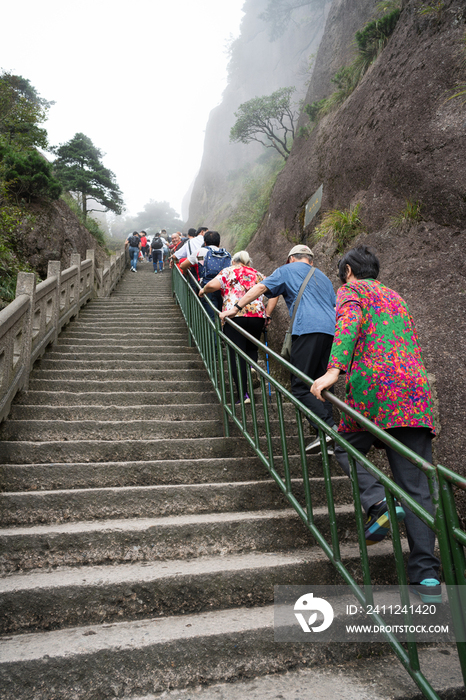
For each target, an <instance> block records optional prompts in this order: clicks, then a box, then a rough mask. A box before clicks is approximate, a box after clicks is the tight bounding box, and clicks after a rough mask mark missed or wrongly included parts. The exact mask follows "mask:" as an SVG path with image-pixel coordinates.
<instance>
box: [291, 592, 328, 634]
mask: <svg viewBox="0 0 466 700" xmlns="http://www.w3.org/2000/svg"><path fill="white" fill-rule="evenodd" d="M297 610H299V611H301V612H296V611H297ZM294 611H295V613H294V614H295V617H296V619H297V620H298V622H299V624H300V625H301V629H302V630H303V632H323V631H324V630H326V629H328V628H329V627H330V625H331V624H332V622H333V608H332V606H331V605H330V603H328V602H327V601H326V600H324V599H323V598H314V594H313V593H306V594H305V595H302V596H301V597H300V598H298V600H297V601H296V603H295V606H294ZM303 612H306V613H309V612H311V614H310V615H309V619H308V621H307V622H306V619H305V617H304V615H303V614H302V613H303ZM319 612H320V613H322V615H323V617H324V619H323V621H322V622H321V624H320V625H317V626H313V625H314V623H315V622H316V621H317V614H318V613H319Z"/></svg>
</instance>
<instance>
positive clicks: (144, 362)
mask: <svg viewBox="0 0 466 700" xmlns="http://www.w3.org/2000/svg"><path fill="white" fill-rule="evenodd" d="M171 357H172V358H173V357H174V356H173V355H172V356H171ZM175 357H176V356H175ZM38 369H40V370H68V371H75V370H77V371H81V372H82V370H83V369H87V370H92V369H101V370H104V369H107V370H116V369H126V370H133V371H134V370H136V371H138V372H143V373H144V372H145V370H148V371H154V370H159V371H164V372H167V373H168V372H170V373H172V375H173V376H176V375H177V372H183V371H192V370H195V371H196V372H200V371H202V372H204V363H203V362H202V360H201V359H200V358H199V359H195V358H194V357H192V356H188V357H187V358H186V359H185V360H178V359H169V357H167V359H166V360H161V359H160V357H159V355H158V353H157V354H156V353H154V354H153V355H151V356H149V357H147V358H146V359H140V356H139V354H138V353H137V354H136V358H134V359H130V358H129V357H128V356H127V354H126V353H125V354H124V356H123V357H122V356H121V354H119V355H117V354H116V353H114V355H113V357H108V358H105V359H95V358H93V356H92V355H84V354H82V355H81V356H80V358H79V359H78V358H77V357H74V358H73V359H68V358H67V356H66V355H63V356H62V357H61V358H60V359H57V358H50V356H49V355H47V359H41V360H40V361H39V363H36V365H35V367H34V373H35V372H36V371H37V370H38Z"/></svg>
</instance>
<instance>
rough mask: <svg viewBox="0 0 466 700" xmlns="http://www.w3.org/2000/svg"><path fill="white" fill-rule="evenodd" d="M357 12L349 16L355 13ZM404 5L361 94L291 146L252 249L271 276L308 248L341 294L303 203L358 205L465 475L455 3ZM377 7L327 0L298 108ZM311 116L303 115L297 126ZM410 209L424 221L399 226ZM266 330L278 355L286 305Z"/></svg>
mask: <svg viewBox="0 0 466 700" xmlns="http://www.w3.org/2000/svg"><path fill="white" fill-rule="evenodd" d="M356 4H357V8H356V7H355V5H356ZM420 5H421V3H420V2H419V1H418V0H406V1H405V2H404V3H403V9H402V13H401V16H400V19H399V21H398V24H397V26H396V29H395V32H394V34H393V35H392V36H391V38H390V40H389V42H388V45H387V46H386V48H385V49H384V50H383V52H382V54H381V55H380V56H379V58H378V59H377V61H376V62H375V63H374V65H373V66H372V67H371V68H370V70H369V71H368V73H367V74H366V75H365V77H364V78H363V80H362V82H361V83H360V84H359V86H358V87H357V89H356V90H355V91H354V92H353V93H352V94H351V95H350V97H349V98H348V99H347V100H346V101H345V102H344V104H343V105H342V106H341V107H340V108H339V109H338V110H337V111H335V112H333V113H331V114H329V115H327V116H326V117H324V118H323V119H322V120H321V121H320V122H319V123H318V124H317V126H316V127H315V128H314V130H313V131H312V133H311V134H310V135H309V136H308V138H307V139H306V138H297V139H296V140H295V143H294V145H293V149H292V153H291V156H290V158H289V159H288V162H287V165H286V167H285V169H284V170H283V171H282V172H281V174H280V175H279V177H278V180H277V183H276V185H275V188H274V191H273V195H272V201H271V203H270V208H269V211H268V213H267V215H266V217H265V219H264V222H263V224H262V226H261V227H260V229H259V231H258V232H257V234H256V236H255V237H254V239H253V241H252V243H251V245H250V246H249V251H250V253H251V255H252V256H253V258H254V262H255V266H256V267H257V268H258V269H260V270H261V271H262V272H264V273H269V272H270V271H271V270H272V269H274V268H275V267H276V266H277V265H280V264H282V263H283V262H284V261H285V259H286V254H287V251H288V249H289V248H290V247H291V245H292V244H293V243H294V242H296V241H303V242H307V243H309V244H311V245H312V247H313V249H314V254H315V263H316V264H317V265H318V267H320V268H321V269H322V270H323V271H324V272H326V274H328V275H329V277H330V278H331V279H332V282H334V284H335V288H337V287H338V281H337V278H336V265H337V260H338V257H339V256H338V254H337V253H336V250H335V242H334V241H333V240H332V239H331V238H328V237H327V238H323V239H320V240H318V241H316V240H315V238H314V237H313V227H314V222H313V223H312V224H311V225H310V226H309V227H308V228H307V229H304V227H303V221H304V216H303V213H304V206H305V203H306V202H307V200H308V199H309V198H310V197H311V196H312V194H313V193H314V192H315V190H316V189H317V188H318V187H319V186H320V185H321V184H323V200H322V211H326V210H329V209H335V208H337V209H347V208H348V207H349V206H350V205H355V204H356V203H360V205H361V208H360V214H361V217H362V220H363V223H364V227H365V231H366V232H365V233H363V234H361V235H360V236H359V237H358V238H357V239H356V240H355V241H354V243H367V244H370V245H371V246H372V247H373V248H374V249H375V250H376V252H377V253H378V255H379V257H380V259H381V276H380V279H381V281H383V282H384V283H385V284H387V285H388V286H390V287H392V288H394V289H396V290H397V291H398V292H400V293H401V294H402V295H403V297H404V298H405V299H406V301H407V302H408V305H409V307H410V309H411V312H412V314H413V316H414V319H415V321H416V324H417V327H418V331H419V335H420V341H421V345H422V347H423V350H424V358H425V361H426V363H427V367H428V370H429V372H431V373H432V374H433V375H434V377H435V388H436V391H437V395H438V400H439V415H440V427H441V430H440V436H439V439H438V440H437V441H436V450H437V456H438V459H439V461H441V462H442V463H445V464H446V465H447V466H449V467H451V468H453V469H455V470H460V471H462V473H466V470H465V467H464V452H465V449H466V436H465V432H464V414H465V408H464V402H465V399H466V391H465V389H466V381H465V372H464V346H465V340H466V316H465V314H464V310H463V309H464V304H465V301H466V265H465V255H464V245H465V234H466V158H465V129H466V106H465V105H464V104H461V100H460V99H452V100H448V99H447V98H448V97H449V96H451V95H452V94H453V92H454V89H455V86H457V85H458V83H463V84H464V83H466V70H465V67H464V60H465V56H464V37H465V31H466V11H465V7H464V2H463V0H446V1H445V3H444V8H443V10H441V11H440V12H438V13H432V14H430V15H429V14H427V15H422V14H420V13H419V9H420ZM373 7H374V4H373V3H371V2H358V3H355V2H354V0H335V1H334V3H333V5H332V7H331V10H330V12H329V15H328V20H327V26H326V28H325V33H324V36H323V39H322V42H321V45H320V48H319V52H318V55H317V61H316V68H315V71H314V76H313V80H312V82H311V84H310V87H309V91H308V94H307V95H306V102H308V103H312V102H313V101H314V100H317V99H321V98H323V97H326V96H328V95H329V94H330V93H331V92H332V88H331V87H330V85H331V84H330V78H331V76H332V75H333V74H334V73H335V71H336V70H337V69H338V68H339V67H341V66H342V65H344V64H345V62H346V61H347V58H348V45H349V41H350V40H351V38H352V36H354V32H355V30H357V29H359V28H360V27H361V25H362V24H363V23H364V21H365V20H367V19H368V16H369V15H370V13H371V12H372V9H373ZM306 120H307V117H305V116H304V115H303V116H302V117H301V124H305V123H306ZM406 200H410V201H413V202H414V201H418V202H419V203H420V205H421V220H420V221H419V222H414V223H412V224H411V225H409V223H408V224H405V225H403V226H395V225H394V224H393V217H395V216H396V215H397V214H399V213H400V211H401V210H403V208H404V207H405V206H406ZM277 310H278V311H279V315H278V316H277V320H276V321H275V322H274V325H275V331H273V332H272V331H271V335H272V342H273V343H275V345H276V346H278V344H279V342H280V339H281V336H282V334H283V332H284V328H285V325H286V313H285V310H284V309H283V307H281V308H280V309H277Z"/></svg>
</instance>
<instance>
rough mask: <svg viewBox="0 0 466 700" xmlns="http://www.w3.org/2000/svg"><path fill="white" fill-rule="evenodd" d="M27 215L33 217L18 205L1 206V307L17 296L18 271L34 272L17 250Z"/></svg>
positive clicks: (31, 218) (30, 218)
mask: <svg viewBox="0 0 466 700" xmlns="http://www.w3.org/2000/svg"><path fill="white" fill-rule="evenodd" d="M25 216H26V217H27V218H28V219H29V220H30V221H32V220H33V217H31V216H28V215H25V213H24V212H23V211H22V210H21V209H20V208H19V207H16V206H13V205H10V204H6V203H5V202H4V203H3V205H2V207H1V208H0V270H1V271H2V274H1V276H0V308H3V307H4V306H6V305H7V304H9V303H10V302H11V301H13V299H14V298H15V293H16V278H17V276H18V272H34V270H33V269H32V267H31V266H30V265H29V263H27V262H26V261H25V260H23V259H22V258H21V256H20V255H19V254H18V252H17V249H16V248H17V246H16V245H15V243H16V242H17V230H18V227H19V225H20V224H21V223H22V222H23V220H24V218H25Z"/></svg>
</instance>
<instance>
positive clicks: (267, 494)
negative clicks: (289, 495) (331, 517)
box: [0, 476, 352, 527]
mask: <svg viewBox="0 0 466 700" xmlns="http://www.w3.org/2000/svg"><path fill="white" fill-rule="evenodd" d="M309 482H310V488H311V493H312V502H313V505H314V506H319V505H323V504H324V503H325V502H326V496H325V484H324V480H323V479H310V480H309ZM292 492H293V495H294V496H295V498H296V499H297V500H298V502H299V503H301V504H303V505H304V504H305V497H304V488H303V483H302V480H301V479H295V480H294V481H292ZM333 495H334V498H335V502H336V503H338V504H341V503H347V504H348V503H352V495H351V484H350V481H349V479H348V478H347V477H345V476H341V477H335V478H334V480H333ZM287 503H288V502H287V500H286V499H285V497H284V496H283V494H282V493H281V491H280V489H279V488H278V487H277V484H276V483H275V481H272V480H269V481H239V480H235V481H232V482H229V483H228V482H227V483H224V482H221V483H211V484H189V485H187V484H183V485H164V486H126V487H122V486H118V487H112V488H106V489H102V488H97V489H91V488H87V489H72V490H61V491H59V490H56V491H26V492H24V491H23V492H11V493H8V492H6V493H5V492H4V493H1V494H0V505H1V507H0V524H1V526H2V527H12V526H16V525H18V526H23V525H34V524H39V523H42V524H51V523H62V522H77V521H79V520H109V519H122V518H137V517H141V518H152V517H157V518H158V517H166V516H169V515H180V514H183V515H188V514H192V513H209V512H216V513H223V512H234V511H238V512H241V511H244V510H246V511H254V510H260V509H267V510H274V509H276V508H277V509H280V508H286V507H287Z"/></svg>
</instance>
